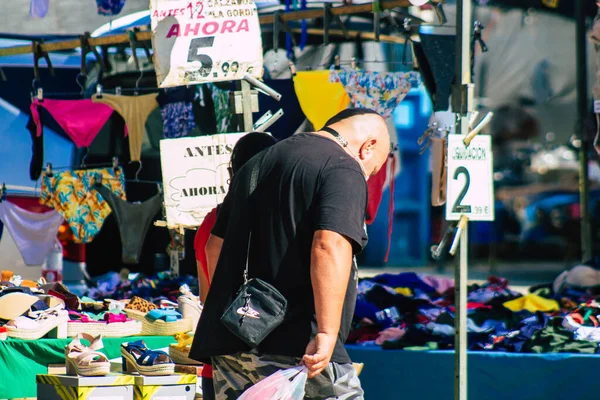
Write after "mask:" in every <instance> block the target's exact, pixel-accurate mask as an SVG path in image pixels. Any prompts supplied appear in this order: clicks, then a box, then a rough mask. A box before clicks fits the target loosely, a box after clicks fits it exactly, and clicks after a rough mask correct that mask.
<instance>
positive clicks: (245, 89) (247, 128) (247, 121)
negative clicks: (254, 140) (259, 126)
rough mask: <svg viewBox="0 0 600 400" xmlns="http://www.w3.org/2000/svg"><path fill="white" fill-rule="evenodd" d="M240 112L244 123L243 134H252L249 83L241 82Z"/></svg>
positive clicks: (252, 124) (252, 123)
mask: <svg viewBox="0 0 600 400" xmlns="http://www.w3.org/2000/svg"><path fill="white" fill-rule="evenodd" d="M241 82H242V111H243V118H244V119H243V121H244V125H243V126H244V132H252V129H254V122H252V94H251V93H250V83H248V82H247V81H245V80H242V81H241Z"/></svg>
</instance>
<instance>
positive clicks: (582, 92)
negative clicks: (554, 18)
mask: <svg viewBox="0 0 600 400" xmlns="http://www.w3.org/2000/svg"><path fill="white" fill-rule="evenodd" d="M575 18H576V24H575V27H576V28H575V32H576V34H575V42H576V47H575V63H576V67H577V68H576V71H577V75H576V77H577V122H576V126H575V134H576V135H577V137H578V138H579V140H580V142H581V146H580V147H579V204H580V207H581V258H582V261H583V262H586V261H589V260H591V259H592V234H591V232H592V228H591V223H590V210H589V180H588V140H587V139H588V138H587V137H586V135H585V130H584V123H585V119H586V116H587V113H588V98H587V57H586V45H587V38H586V27H585V7H584V0H576V1H575Z"/></svg>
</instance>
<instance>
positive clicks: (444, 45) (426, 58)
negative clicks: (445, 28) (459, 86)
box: [413, 34, 456, 112]
mask: <svg viewBox="0 0 600 400" xmlns="http://www.w3.org/2000/svg"><path fill="white" fill-rule="evenodd" d="M420 38H421V41H420V42H413V51H414V53H415V57H416V59H417V61H418V62H419V71H420V72H421V76H422V78H423V82H424V83H425V88H426V89H427V92H429V95H430V96H431V102H432V103H433V111H434V112H435V111H447V110H448V108H449V107H450V94H451V92H452V83H453V82H454V75H455V70H456V67H455V64H456V61H455V60H456V35H437V34H426V35H424V34H422V35H420Z"/></svg>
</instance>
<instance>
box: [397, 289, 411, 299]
mask: <svg viewBox="0 0 600 400" xmlns="http://www.w3.org/2000/svg"><path fill="white" fill-rule="evenodd" d="M394 290H395V291H396V293H398V294H401V295H402V296H406V297H410V296H412V295H413V292H412V290H410V288H406V287H399V288H396V289H394Z"/></svg>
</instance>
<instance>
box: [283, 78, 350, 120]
mask: <svg viewBox="0 0 600 400" xmlns="http://www.w3.org/2000/svg"><path fill="white" fill-rule="evenodd" d="M328 78H329V71H305V72H297V73H296V75H295V76H294V90H295V91H296V96H297V97H298V102H299V103H300V107H301V108H302V111H303V112H304V115H306V118H308V120H309V121H310V123H311V124H312V125H313V127H314V129H315V130H319V129H321V128H322V127H323V126H325V123H326V122H327V120H329V118H331V117H333V116H334V115H335V114H337V113H338V112H340V111H342V110H345V109H346V108H348V105H349V104H350V97H348V94H347V93H346V91H345V90H344V86H343V85H341V84H340V83H332V82H330V81H329V79H328Z"/></svg>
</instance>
